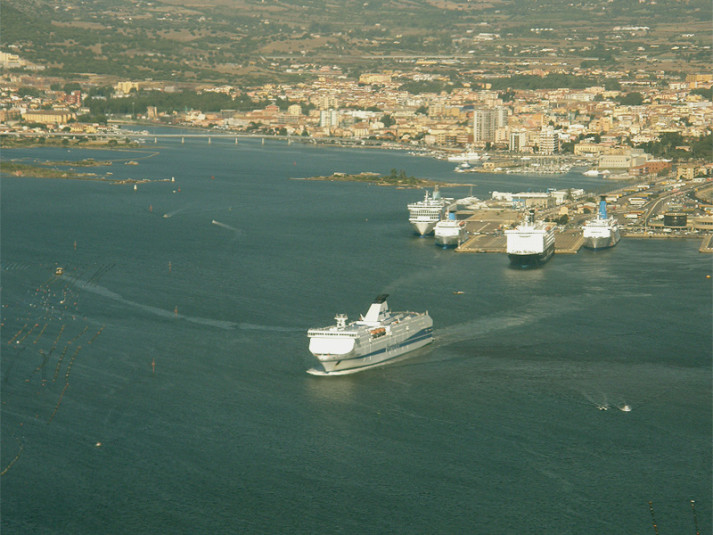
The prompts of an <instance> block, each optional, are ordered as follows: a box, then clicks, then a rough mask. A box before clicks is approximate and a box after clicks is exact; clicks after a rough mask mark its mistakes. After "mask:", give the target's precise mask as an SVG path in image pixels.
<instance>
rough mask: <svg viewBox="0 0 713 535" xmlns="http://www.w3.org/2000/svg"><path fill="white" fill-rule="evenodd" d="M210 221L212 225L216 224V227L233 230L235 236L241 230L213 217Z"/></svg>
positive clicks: (240, 232)
mask: <svg viewBox="0 0 713 535" xmlns="http://www.w3.org/2000/svg"><path fill="white" fill-rule="evenodd" d="M211 223H213V224H214V225H216V226H218V227H222V228H224V229H228V230H232V231H233V232H235V234H236V236H239V235H240V234H242V230H240V229H237V228H235V227H231V226H230V225H226V224H225V223H221V222H220V221H216V220H215V219H214V220H213V221H211Z"/></svg>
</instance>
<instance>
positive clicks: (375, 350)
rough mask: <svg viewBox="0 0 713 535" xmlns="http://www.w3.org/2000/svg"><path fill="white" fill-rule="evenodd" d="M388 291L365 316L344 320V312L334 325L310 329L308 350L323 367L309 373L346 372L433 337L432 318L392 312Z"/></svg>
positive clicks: (391, 356) (424, 314)
mask: <svg viewBox="0 0 713 535" xmlns="http://www.w3.org/2000/svg"><path fill="white" fill-rule="evenodd" d="M387 297H388V294H381V295H379V296H377V297H376V299H374V302H373V303H372V304H371V306H370V307H369V310H368V311H367V313H366V316H360V318H359V320H357V321H352V322H349V323H347V316H346V315H345V314H337V315H336V316H335V318H334V319H335V320H336V322H337V323H336V325H332V326H329V327H321V328H317V329H309V331H307V336H308V337H309V350H310V352H311V353H312V354H313V355H314V356H315V357H316V358H317V359H318V360H319V362H320V364H321V365H322V369H318V368H312V369H310V370H308V373H311V374H312V375H345V374H349V373H355V372H358V371H361V370H364V369H366V368H371V367H373V366H378V365H381V364H385V363H387V362H389V361H391V360H393V359H395V358H396V357H399V356H401V355H403V354H404V353H408V352H409V351H413V350H414V349H418V348H419V347H423V346H425V345H426V344H429V343H430V342H432V341H433V320H432V319H431V317H430V316H429V315H428V312H391V311H390V310H389V305H388V303H387V301H386V299H387Z"/></svg>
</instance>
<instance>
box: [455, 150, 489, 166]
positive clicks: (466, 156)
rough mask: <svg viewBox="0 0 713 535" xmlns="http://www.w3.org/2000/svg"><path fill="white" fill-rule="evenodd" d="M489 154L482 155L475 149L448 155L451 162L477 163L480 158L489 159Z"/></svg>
mask: <svg viewBox="0 0 713 535" xmlns="http://www.w3.org/2000/svg"><path fill="white" fill-rule="evenodd" d="M487 159H488V156H487V155H485V154H483V155H482V156H481V155H480V154H478V153H477V152H475V151H473V150H468V151H465V152H461V153H460V154H452V155H451V156H449V157H448V161H449V162H466V163H475V162H478V161H480V160H487Z"/></svg>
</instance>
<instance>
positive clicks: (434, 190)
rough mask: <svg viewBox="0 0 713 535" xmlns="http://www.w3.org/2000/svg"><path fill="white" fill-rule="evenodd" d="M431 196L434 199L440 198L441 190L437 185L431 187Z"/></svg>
mask: <svg viewBox="0 0 713 535" xmlns="http://www.w3.org/2000/svg"><path fill="white" fill-rule="evenodd" d="M433 198H434V199H440V198H441V190H439V189H438V186H436V187H435V188H433Z"/></svg>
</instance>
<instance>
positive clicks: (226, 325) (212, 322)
mask: <svg viewBox="0 0 713 535" xmlns="http://www.w3.org/2000/svg"><path fill="white" fill-rule="evenodd" d="M64 278H65V279H66V280H67V281H68V282H69V283H71V284H73V285H74V286H76V287H77V288H79V289H81V290H85V291H88V292H90V293H93V294H95V295H99V296H101V297H105V298H107V299H111V300H112V301H116V302H118V303H122V304H124V305H128V306H130V307H133V308H137V309H139V310H142V311H144V312H148V313H150V314H153V315H155V316H159V317H162V318H174V319H182V320H185V321H189V322H191V323H196V324H198V325H208V326H210V327H217V328H218V329H226V330H230V329H240V330H244V331H272V332H285V333H292V332H302V331H303V330H304V329H297V328H295V327H284V326H281V325H258V324H254V323H236V322H232V321H224V320H216V319H212V318H202V317H199V316H187V315H184V314H179V313H178V312H177V311H176V310H165V309H163V308H159V307H155V306H151V305H145V304H143V303H138V302H136V301H132V300H130V299H126V298H125V297H123V296H121V295H120V294H118V293H116V292H113V291H112V290H109V289H108V288H105V287H103V286H98V285H96V284H94V283H92V282H88V281H83V280H79V279H75V278H73V277H68V276H66V275H65V276H64Z"/></svg>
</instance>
